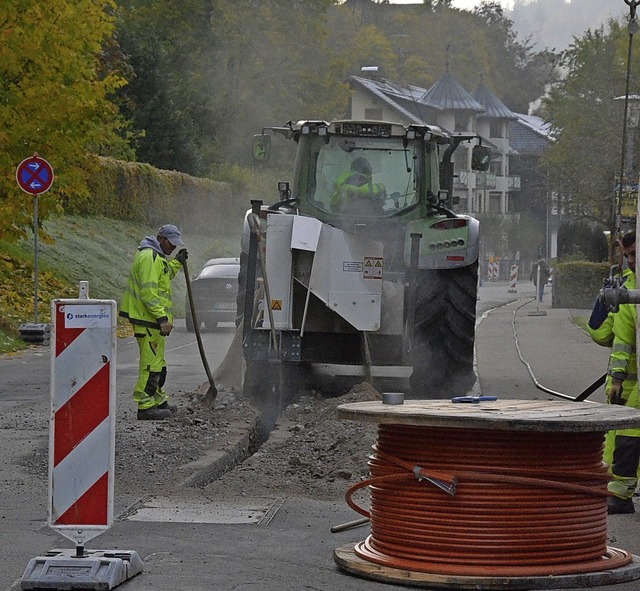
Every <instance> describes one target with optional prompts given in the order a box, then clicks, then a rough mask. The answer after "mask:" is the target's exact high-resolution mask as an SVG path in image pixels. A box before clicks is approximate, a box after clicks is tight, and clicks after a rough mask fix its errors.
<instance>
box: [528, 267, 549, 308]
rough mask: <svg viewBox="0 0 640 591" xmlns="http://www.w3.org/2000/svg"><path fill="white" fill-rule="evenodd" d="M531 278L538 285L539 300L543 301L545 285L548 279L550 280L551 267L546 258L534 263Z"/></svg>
mask: <svg viewBox="0 0 640 591" xmlns="http://www.w3.org/2000/svg"><path fill="white" fill-rule="evenodd" d="M538 269H540V285H538ZM529 279H530V280H531V281H533V284H534V285H535V286H536V287H537V290H536V293H537V296H536V297H537V298H538V301H539V302H541V301H542V298H543V297H544V286H545V285H546V284H547V281H549V268H548V267H547V263H546V262H545V260H544V259H540V260H539V261H538V262H537V263H534V264H533V266H532V267H531V274H530V275H529Z"/></svg>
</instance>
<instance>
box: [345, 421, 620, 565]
mask: <svg viewBox="0 0 640 591" xmlns="http://www.w3.org/2000/svg"><path fill="white" fill-rule="evenodd" d="M602 446H603V433H566V432H562V433H559V432H550V433H547V432H528V431H527V432H525V431H495V430H484V429H447V428H439V427H437V428H434V427H419V426H410V425H389V424H382V425H380V426H379V428H378V439H377V443H376V445H375V446H374V452H375V455H373V456H371V457H370V458H369V463H368V466H369V471H370V474H371V478H370V479H369V480H367V481H364V482H359V483H357V484H356V485H354V486H352V487H351V488H350V489H349V490H348V491H347V502H348V503H349V505H350V506H351V507H352V508H353V509H354V510H356V511H358V512H359V513H361V514H362V515H365V516H367V517H369V518H370V519H371V535H370V536H369V537H368V538H367V539H366V540H365V541H364V542H361V543H360V544H358V545H357V546H356V548H355V551H356V554H357V555H358V556H360V557H361V558H363V559H365V560H369V561H370V562H374V563H376V564H381V565H384V566H390V567H394V568H400V569H406V570H411V571H421V572H430V573H434V574H452V575H462V576H537V575H542V576H544V575H560V574H576V573H587V572H595V571H601V570H607V569H613V568H618V567H620V566H624V565H625V564H628V563H630V562H631V561H632V556H631V555H629V554H627V553H626V552H624V551H621V550H617V549H612V548H607V546H606V540H607V504H606V498H607V496H609V493H608V492H607V482H608V480H609V474H608V472H607V468H606V466H605V465H604V464H603V462H602ZM364 487H369V488H370V495H371V510H370V511H367V510H366V509H363V508H361V507H360V506H358V505H357V504H356V503H355V502H354V501H353V498H352V497H353V494H354V493H355V492H356V491H357V490H359V489H361V488H364Z"/></svg>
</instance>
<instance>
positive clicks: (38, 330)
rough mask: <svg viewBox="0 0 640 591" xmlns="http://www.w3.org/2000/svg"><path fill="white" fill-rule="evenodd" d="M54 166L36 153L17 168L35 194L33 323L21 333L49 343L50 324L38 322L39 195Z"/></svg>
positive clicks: (48, 185)
mask: <svg viewBox="0 0 640 591" xmlns="http://www.w3.org/2000/svg"><path fill="white" fill-rule="evenodd" d="M53 179H54V176H53V168H52V167H51V164H49V163H48V162H47V161H46V160H45V159H44V158H40V157H39V156H38V154H34V155H33V156H32V157H30V158H25V159H24V160H23V161H22V162H21V163H20V164H18V168H17V169H16V181H17V182H18V186H19V187H20V188H21V189H22V190H23V191H25V192H26V193H29V194H30V195H33V244H34V253H33V324H32V325H30V324H23V325H21V326H20V335H21V336H22V338H23V339H24V340H26V341H29V342H33V343H41V344H48V342H49V325H44V324H38V195H40V194H41V193H45V192H46V191H48V190H49V189H50V188H51V185H52V184H53Z"/></svg>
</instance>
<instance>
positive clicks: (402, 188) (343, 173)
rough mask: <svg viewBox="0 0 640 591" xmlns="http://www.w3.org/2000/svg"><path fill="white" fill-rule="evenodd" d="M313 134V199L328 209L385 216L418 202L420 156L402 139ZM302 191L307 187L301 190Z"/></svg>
mask: <svg viewBox="0 0 640 591" xmlns="http://www.w3.org/2000/svg"><path fill="white" fill-rule="evenodd" d="M325 140H326V138H322V137H321V138H315V140H314V144H313V147H312V152H313V155H314V159H313V161H315V163H316V166H315V170H313V166H311V167H310V169H309V170H308V171H307V174H308V176H307V179H306V180H307V187H308V190H307V191H306V193H307V197H308V199H309V201H310V202H311V203H312V204H313V205H315V206H316V207H319V208H321V209H323V210H325V211H327V212H331V213H334V214H345V215H354V216H358V217H385V216H387V215H391V214H393V213H396V212H397V211H398V210H401V209H404V208H407V207H412V206H413V205H415V204H416V202H417V199H418V197H417V195H418V193H417V187H416V178H417V175H416V166H417V158H416V157H415V156H416V155H415V153H414V149H413V147H412V146H411V145H409V146H408V147H406V148H405V147H403V144H402V143H401V142H399V141H398V138H345V137H342V136H332V137H331V138H330V139H329V142H328V143H327V142H326V141H325ZM303 192H304V191H303Z"/></svg>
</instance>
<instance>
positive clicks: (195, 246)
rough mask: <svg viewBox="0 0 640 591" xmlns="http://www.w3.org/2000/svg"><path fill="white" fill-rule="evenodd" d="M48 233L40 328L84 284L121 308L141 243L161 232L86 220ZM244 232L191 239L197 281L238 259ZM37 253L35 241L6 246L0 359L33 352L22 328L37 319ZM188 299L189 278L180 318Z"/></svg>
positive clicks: (58, 221)
mask: <svg viewBox="0 0 640 591" xmlns="http://www.w3.org/2000/svg"><path fill="white" fill-rule="evenodd" d="M43 229H44V231H45V232H46V234H47V237H46V238H42V239H40V240H39V241H38V242H39V244H38V322H50V305H51V300H52V299H57V298H77V297H78V285H79V282H80V281H88V282H89V297H91V298H95V299H108V300H115V301H117V302H119V301H120V298H121V296H122V292H123V290H124V287H125V285H126V281H127V276H128V274H129V268H130V266H131V262H132V260H133V256H134V254H135V252H136V248H137V246H138V244H139V243H140V240H141V239H142V238H143V237H144V236H148V235H155V232H156V230H157V228H149V227H147V226H144V225H141V224H134V223H127V222H122V221H119V220H113V219H110V218H104V217H95V218H85V217H80V216H63V217H59V218H52V219H49V220H47V221H46V222H45V223H44V224H43ZM230 230H231V231H233V230H235V228H232V229H230ZM240 230H241V227H238V229H237V233H236V234H235V235H234V236H233V237H231V238H226V237H213V236H207V235H202V234H188V233H185V234H184V236H183V239H184V242H185V244H186V246H187V249H188V250H189V270H190V272H191V275H192V278H193V275H195V274H196V273H197V272H198V271H200V269H201V268H202V265H203V264H204V262H205V261H206V260H207V259H210V258H214V257H221V256H237V255H238V253H239V249H240ZM34 251H35V246H34V243H33V241H32V240H31V241H28V240H26V241H23V242H20V243H18V244H13V243H6V242H2V241H0V277H2V278H3V280H2V283H1V284H0V353H8V352H12V351H17V350H20V349H24V348H26V347H27V346H28V345H27V344H26V343H25V342H24V341H22V340H21V339H20V338H19V332H18V331H19V327H20V324H23V323H25V322H33V321H34V318H35V307H34V299H35V278H34V254H35V253H34ZM185 295H186V284H185V281H184V278H183V277H182V278H180V277H176V278H175V279H174V281H173V299H174V313H175V315H176V316H177V317H184V300H185ZM127 328H128V324H126V323H123V324H122V325H121V326H119V332H122V333H125V334H126V332H127Z"/></svg>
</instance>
